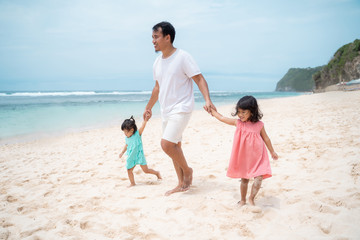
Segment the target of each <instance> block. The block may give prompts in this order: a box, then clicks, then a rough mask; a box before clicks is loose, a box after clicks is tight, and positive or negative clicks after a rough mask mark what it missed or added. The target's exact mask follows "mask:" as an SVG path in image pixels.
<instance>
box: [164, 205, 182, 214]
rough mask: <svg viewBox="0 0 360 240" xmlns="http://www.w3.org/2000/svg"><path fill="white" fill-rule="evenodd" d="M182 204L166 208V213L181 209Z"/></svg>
mask: <svg viewBox="0 0 360 240" xmlns="http://www.w3.org/2000/svg"><path fill="white" fill-rule="evenodd" d="M181 208H182V207H181V206H177V207H175V208H168V209H166V214H169V213H172V212H176V211H177V210H179V209H181Z"/></svg>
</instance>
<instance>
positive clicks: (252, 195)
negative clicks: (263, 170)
mask: <svg viewBox="0 0 360 240" xmlns="http://www.w3.org/2000/svg"><path fill="white" fill-rule="evenodd" d="M262 179H263V178H262V176H259V177H256V178H254V183H253V185H252V187H251V193H250V197H249V203H250V205H253V206H255V202H254V199H255V197H256V194H257V193H258V192H259V190H260V187H261V183H262Z"/></svg>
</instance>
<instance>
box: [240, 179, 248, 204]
mask: <svg viewBox="0 0 360 240" xmlns="http://www.w3.org/2000/svg"><path fill="white" fill-rule="evenodd" d="M248 184H249V179H245V178H242V179H241V184H240V193H241V200H240V202H238V204H239V205H240V206H244V205H245V204H246V194H247V189H248Z"/></svg>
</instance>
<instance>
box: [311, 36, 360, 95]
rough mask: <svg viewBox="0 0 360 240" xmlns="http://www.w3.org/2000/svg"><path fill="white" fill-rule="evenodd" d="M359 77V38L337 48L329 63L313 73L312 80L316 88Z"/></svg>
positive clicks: (319, 88)
mask: <svg viewBox="0 0 360 240" xmlns="http://www.w3.org/2000/svg"><path fill="white" fill-rule="evenodd" d="M359 78H360V40H359V39H356V40H355V41H354V42H352V43H349V44H346V45H344V46H342V47H341V48H339V49H338V50H337V51H336V52H335V54H334V57H333V58H332V59H331V60H330V61H329V63H328V64H327V65H326V66H325V67H324V68H323V69H322V70H321V71H319V72H317V73H315V74H314V76H313V80H314V82H315V86H316V90H321V89H324V88H326V87H327V86H330V85H334V84H337V83H339V82H341V81H344V82H347V81H350V80H353V79H359Z"/></svg>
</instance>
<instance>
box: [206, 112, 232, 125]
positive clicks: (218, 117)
mask: <svg viewBox="0 0 360 240" xmlns="http://www.w3.org/2000/svg"><path fill="white" fill-rule="evenodd" d="M211 115H212V116H214V117H216V119H218V120H219V121H221V122H223V123H226V124H229V125H234V126H236V119H233V118H227V117H224V116H223V115H221V114H220V113H218V112H217V111H216V110H215V109H213V108H211Z"/></svg>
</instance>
